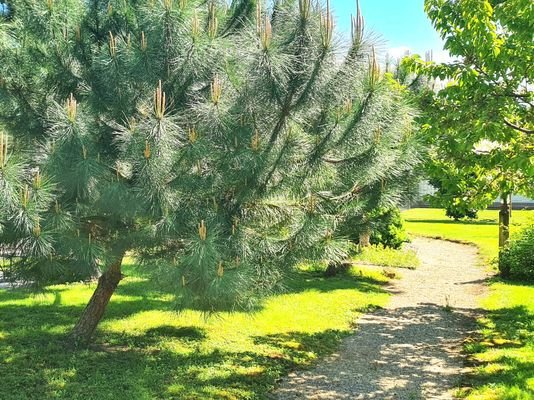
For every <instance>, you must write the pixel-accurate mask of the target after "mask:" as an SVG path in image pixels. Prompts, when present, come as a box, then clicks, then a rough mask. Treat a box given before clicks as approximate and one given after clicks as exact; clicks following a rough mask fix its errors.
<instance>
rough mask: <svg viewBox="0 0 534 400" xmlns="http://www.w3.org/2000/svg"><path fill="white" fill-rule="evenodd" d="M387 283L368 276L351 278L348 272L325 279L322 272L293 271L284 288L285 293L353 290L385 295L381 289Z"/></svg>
mask: <svg viewBox="0 0 534 400" xmlns="http://www.w3.org/2000/svg"><path fill="white" fill-rule="evenodd" d="M387 283H388V282H387V281H380V280H377V279H373V278H371V277H368V276H353V275H351V274H350V273H348V272H342V273H339V274H338V275H336V276H333V277H326V276H325V275H324V272H322V271H313V272H308V271H306V272H304V271H295V272H293V273H291V274H289V275H288V277H287V282H286V284H285V286H284V292H285V293H301V292H305V291H310V290H313V291H319V292H329V291H333V290H343V289H353V290H358V291H360V292H365V293H385V292H386V291H385V290H384V289H383V288H382V286H385V285H386V284H387Z"/></svg>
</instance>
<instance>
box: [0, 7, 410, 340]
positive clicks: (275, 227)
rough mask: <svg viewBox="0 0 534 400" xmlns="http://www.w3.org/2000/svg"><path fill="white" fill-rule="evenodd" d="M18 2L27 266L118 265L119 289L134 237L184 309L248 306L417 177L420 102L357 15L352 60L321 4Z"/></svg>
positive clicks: (15, 167) (15, 178)
mask: <svg viewBox="0 0 534 400" xmlns="http://www.w3.org/2000/svg"><path fill="white" fill-rule="evenodd" d="M13 3H14V8H15V9H16V10H17V12H16V13H15V15H14V17H13V18H12V20H11V21H7V22H2V23H0V58H1V59H2V76H1V79H2V81H1V84H0V125H1V127H2V143H3V145H2V149H3V152H2V159H1V160H0V161H1V165H0V188H1V191H0V202H1V203H2V207H1V209H0V227H1V235H2V236H1V237H0V240H1V242H2V244H3V245H4V246H7V248H10V249H12V250H13V255H18V256H20V257H18V258H17V259H16V261H15V264H14V265H15V271H16V274H17V275H18V276H19V278H22V279H27V280H28V281H32V282H35V283H37V284H44V283H47V282H50V281H54V280H57V279H61V280H64V279H65V277H70V278H71V279H80V278H87V277H91V276H95V275H97V274H100V273H104V275H102V276H103V278H101V280H100V284H99V287H100V286H102V288H104V289H105V290H104V291H107V292H108V293H107V294H108V295H109V297H110V296H111V293H112V292H113V290H114V288H115V287H116V285H117V284H118V281H119V280H120V264H121V260H122V258H123V256H124V254H125V253H126V252H135V254H136V255H137V256H139V258H140V260H141V261H142V262H143V263H144V265H145V266H146V267H147V268H149V269H150V271H152V272H154V273H155V275H156V276H157V277H159V278H160V280H161V282H162V283H163V284H166V285H170V286H172V287H173V288H175V290H176V293H177V299H178V303H179V305H180V306H181V307H184V306H195V307H198V308H199V309H202V310H205V311H209V312H211V311H216V310H219V309H221V308H228V307H244V308H246V307H250V306H252V305H253V304H254V302H255V301H256V300H257V299H258V298H259V297H261V295H263V294H265V293H268V292H269V291H270V290H272V288H273V287H275V286H276V285H277V284H278V283H279V282H280V281H281V278H282V276H283V271H284V270H285V269H287V268H290V267H291V266H292V265H295V264H296V263H298V262H301V261H302V260H329V261H333V262H341V261H342V260H343V259H344V258H345V257H346V256H347V252H348V250H349V248H350V242H349V240H348V239H347V237H346V236H344V235H342V234H341V233H340V229H339V227H340V226H342V225H343V223H344V222H345V221H347V220H348V219H349V218H355V217H358V216H359V217H360V218H365V215H367V213H369V212H370V211H371V210H373V209H375V208H376V207H378V206H392V205H394V204H396V203H397V202H398V201H399V200H400V199H401V197H402V195H403V193H404V192H405V190H406V187H407V182H409V181H410V179H411V178H413V172H412V171H413V166H414V165H415V164H416V163H417V162H418V160H419V156H418V154H419V153H418V146H417V140H416V138H415V137H414V136H413V135H412V129H411V128H412V118H413V110H412V107H411V105H410V104H409V102H408V101H407V100H406V96H405V93H404V90H405V89H404V88H403V87H402V86H401V85H400V84H398V83H397V82H396V81H395V80H394V79H393V78H392V76H390V75H389V74H385V75H384V74H382V73H381V72H380V69H379V65H378V60H377V56H376V55H375V52H374V48H373V43H372V41H371V40H369V39H368V38H367V36H366V35H364V32H363V19H362V18H361V15H360V14H359V13H358V16H357V17H356V18H354V29H353V35H352V40H351V46H350V49H349V51H348V53H347V54H346V56H345V58H344V59H340V54H341V53H340V45H341V42H340V40H339V39H338V37H337V36H336V35H335V31H334V22H333V21H334V20H333V16H332V13H331V11H330V8H329V6H328V5H327V6H326V7H321V6H318V5H315V3H314V2H312V1H310V0H299V2H296V1H276V2H274V4H273V5H272V8H267V7H266V5H265V4H264V3H263V2H262V1H258V2H256V1H254V0H235V1H233V2H232V4H231V5H230V6H229V7H228V6H227V4H226V2H225V1H207V2H206V1H200V0H198V1H194V0H163V1H150V2H146V3H145V2H137V1H133V2H123V1H114V0H111V1H103V0H93V1H90V2H85V1H80V0H49V1H48V2H27V1H24V0H14V1H13ZM101 295H102V294H101V293H100V291H99V289H97V291H96V292H95V295H94V296H93V299H92V301H91V303H90V305H89V306H88V309H90V308H91V307H92V305H91V304H92V303H93V300H98V297H99V296H101ZM109 297H108V298H107V300H106V301H103V303H104V306H103V307H105V304H107V301H108V300H109ZM96 303H98V304H100V302H98V301H96V302H95V304H96ZM95 304H93V306H94V305H95ZM86 312H89V311H88V310H86ZM102 312H103V311H102ZM99 315H100V316H99V317H95V318H96V319H97V321H96V322H98V319H99V318H100V317H101V314H99ZM84 329H85V328H84ZM91 333H92V332H91ZM85 339H87V338H85Z"/></svg>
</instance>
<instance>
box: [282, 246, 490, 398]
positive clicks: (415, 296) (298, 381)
mask: <svg viewBox="0 0 534 400" xmlns="http://www.w3.org/2000/svg"><path fill="white" fill-rule="evenodd" d="M411 247H412V248H414V249H415V250H416V251H417V253H418V257H419V259H420V260H421V264H422V265H421V267H419V268H418V269H417V270H415V271H410V270H402V271H401V274H402V276H403V278H402V279H401V280H395V281H394V282H393V283H392V284H391V285H390V286H389V287H388V289H387V290H388V291H390V292H391V293H393V294H394V295H393V296H392V299H391V302H390V304H389V306H388V307H387V308H385V309H383V310H380V311H378V312H375V313H372V314H367V315H364V316H363V317H362V318H360V319H359V321H358V331H357V332H356V333H355V335H353V336H351V337H350V338H348V339H346V340H345V341H344V342H343V345H342V346H341V348H340V350H339V352H338V353H337V354H334V355H332V356H331V357H329V358H327V359H326V360H324V361H322V362H321V363H320V364H319V365H318V366H317V367H316V368H315V369H313V370H309V371H301V372H296V373H293V374H291V375H289V376H288V377H287V378H286V379H285V380H284V381H282V382H281V384H280V387H279V389H278V390H277V391H276V392H275V393H274V395H273V399H279V400H287V399H328V400H334V399H335V400H341V399H351V400H352V399H354V400H355V399H380V400H388V399H395V400H416V399H417V400H419V399H421V400H428V399H432V400H438V399H439V400H442V399H443V400H444V399H452V398H453V396H452V394H451V392H452V390H453V389H454V388H455V387H457V386H458V381H459V378H460V376H461V374H462V371H463V369H464V359H463V357H462V355H461V349H462V341H463V340H464V339H465V337H466V336H468V335H469V334H470V333H471V332H472V331H473V330H474V329H475V327H476V326H475V318H476V317H477V316H478V315H479V313H480V310H478V309H477V300H478V297H479V296H481V295H482V294H483V293H484V291H485V289H486V285H485V284H484V280H485V279H486V277H487V275H486V273H485V272H484V271H483V269H482V268H479V267H477V266H476V264H477V254H476V249H475V248H474V247H471V246H467V245H462V244H457V243H450V242H445V241H439V240H433V239H423V238H417V239H415V240H414V241H413V243H412V244H411Z"/></svg>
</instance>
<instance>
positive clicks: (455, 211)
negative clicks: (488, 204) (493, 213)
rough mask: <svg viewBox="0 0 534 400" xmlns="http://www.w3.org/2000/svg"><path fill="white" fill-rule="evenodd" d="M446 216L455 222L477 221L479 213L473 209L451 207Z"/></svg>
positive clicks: (459, 206) (460, 206) (448, 208)
mask: <svg viewBox="0 0 534 400" xmlns="http://www.w3.org/2000/svg"><path fill="white" fill-rule="evenodd" d="M445 215H447V217H449V218H453V219H454V220H455V221H458V220H460V219H464V218H468V219H477V218H478V212H477V210H475V209H473V208H468V207H465V206H462V205H449V206H448V207H447V209H446V211H445Z"/></svg>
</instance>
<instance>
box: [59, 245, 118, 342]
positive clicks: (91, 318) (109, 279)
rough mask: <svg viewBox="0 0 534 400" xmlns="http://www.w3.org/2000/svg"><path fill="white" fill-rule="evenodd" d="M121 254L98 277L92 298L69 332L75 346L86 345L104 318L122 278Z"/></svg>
mask: <svg viewBox="0 0 534 400" xmlns="http://www.w3.org/2000/svg"><path fill="white" fill-rule="evenodd" d="M122 259H123V255H121V256H120V257H119V258H118V259H117V260H116V261H115V262H114V263H113V264H111V265H110V266H109V268H108V269H107V270H106V271H105V272H104V273H103V274H102V276H100V278H98V285H97V286H96V289H95V291H94V293H93V295H92V296H91V300H89V303H87V306H86V307H85V309H84V310H83V313H82V315H81V317H80V319H79V320H78V322H77V323H76V325H75V326H74V328H73V329H72V331H71V332H70V334H69V342H70V344H71V345H73V346H75V347H79V346H86V345H87V344H89V342H90V341H91V338H92V336H93V334H94V332H95V330H96V327H97V326H98V323H99V322H100V320H101V319H102V316H103V315H104V312H105V311H106V307H107V305H108V303H109V300H110V299H111V296H112V295H113V293H114V292H115V289H116V288H117V286H118V284H119V282H120V281H121V279H122V273H121V265H122Z"/></svg>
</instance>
